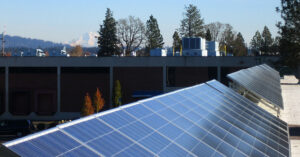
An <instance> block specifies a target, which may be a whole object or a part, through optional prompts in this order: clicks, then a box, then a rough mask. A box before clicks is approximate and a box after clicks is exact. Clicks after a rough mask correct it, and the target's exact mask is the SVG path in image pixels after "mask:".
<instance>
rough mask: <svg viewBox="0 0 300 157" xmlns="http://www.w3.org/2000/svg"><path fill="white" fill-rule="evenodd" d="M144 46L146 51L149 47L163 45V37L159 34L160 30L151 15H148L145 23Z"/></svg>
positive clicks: (160, 46)
mask: <svg viewBox="0 0 300 157" xmlns="http://www.w3.org/2000/svg"><path fill="white" fill-rule="evenodd" d="M146 25H147V28H146V38H147V43H146V48H147V49H148V52H149V51H150V50H151V49H154V48H162V47H163V45H164V42H163V37H162V35H161V34H160V30H159V27H158V24H157V20H156V18H154V17H153V16H152V15H151V16H150V18H149V20H148V21H147V23H146Z"/></svg>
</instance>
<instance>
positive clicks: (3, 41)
mask: <svg viewBox="0 0 300 157" xmlns="http://www.w3.org/2000/svg"><path fill="white" fill-rule="evenodd" d="M4 27H5V26H4ZM4 29H5V28H4ZM4 34H5V30H4V31H3V33H2V38H0V39H1V40H2V54H1V55H2V56H5V52H4V43H5V40H4V36H5V35H4Z"/></svg>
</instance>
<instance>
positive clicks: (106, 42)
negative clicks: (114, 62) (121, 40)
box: [98, 8, 118, 56]
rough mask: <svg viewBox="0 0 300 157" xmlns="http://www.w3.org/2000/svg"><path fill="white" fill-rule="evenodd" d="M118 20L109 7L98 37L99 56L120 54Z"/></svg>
mask: <svg viewBox="0 0 300 157" xmlns="http://www.w3.org/2000/svg"><path fill="white" fill-rule="evenodd" d="M116 25H117V22H116V21H115V19H114V18H113V14H112V12H111V10H110V9H109V8H107V10H106V14H105V19H104V20H103V25H101V26H100V31H99V35H100V36H99V37H98V47H99V48H100V49H99V52H98V56H112V55H117V54H118V46H117V42H118V40H117V27H116Z"/></svg>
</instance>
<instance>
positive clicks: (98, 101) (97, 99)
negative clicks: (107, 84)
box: [94, 88, 105, 113]
mask: <svg viewBox="0 0 300 157" xmlns="http://www.w3.org/2000/svg"><path fill="white" fill-rule="evenodd" d="M104 104H105V100H104V98H102V95H101V92H100V90H99V88H97V90H96V93H95V95H94V109H95V112H96V113H98V112H99V111H100V110H101V109H102V108H103V107H104Z"/></svg>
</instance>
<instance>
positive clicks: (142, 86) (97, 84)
mask: <svg viewBox="0 0 300 157" xmlns="http://www.w3.org/2000/svg"><path fill="white" fill-rule="evenodd" d="M276 60H278V58H277V57H103V58H77V57H73V58H72V57H71V58H67V57H45V58H44V57H1V58H0V114H1V115H0V118H1V119H29V120H62V119H75V118H78V117H80V110H81V107H82V104H83V101H84V95H85V94H86V93H89V94H90V95H91V96H93V95H94V93H95V91H96V88H99V89H100V91H101V93H102V95H103V97H104V99H105V102H106V103H105V109H109V108H111V107H113V105H111V104H113V103H112V100H113V92H114V82H115V81H116V80H119V81H120V83H121V87H122V103H123V104H126V103H130V102H134V101H136V100H138V99H142V97H138V98H137V97H134V96H133V93H135V92H137V91H149V92H153V91H155V92H157V91H158V92H161V93H165V92H169V91H172V90H176V89H178V88H182V87H187V86H192V85H195V84H199V83H203V82H206V81H208V80H211V79H216V80H219V81H221V82H222V83H225V84H227V83H228V80H227V78H226V75H227V74H228V73H231V72H234V71H237V70H240V69H243V68H248V67H251V66H255V65H258V64H262V63H271V62H274V61H276Z"/></svg>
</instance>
